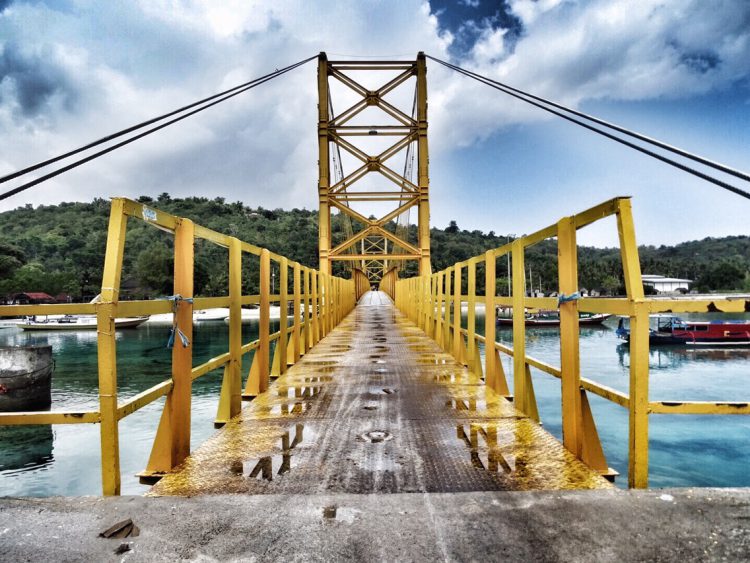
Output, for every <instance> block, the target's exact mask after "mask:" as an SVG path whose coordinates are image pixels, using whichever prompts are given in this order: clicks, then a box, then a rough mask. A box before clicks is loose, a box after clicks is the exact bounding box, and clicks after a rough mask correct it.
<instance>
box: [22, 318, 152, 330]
mask: <svg viewBox="0 0 750 563" xmlns="http://www.w3.org/2000/svg"><path fill="white" fill-rule="evenodd" d="M147 320H148V317H129V318H123V319H115V328H116V329H121V328H136V327H137V326H140V325H142V324H143V323H145V322H146V321H147ZM18 328H20V329H23V330H71V331H73V330H96V317H78V316H75V315H64V316H63V317H61V318H59V319H49V318H46V317H45V318H41V319H40V318H39V317H36V316H34V317H27V318H26V320H25V321H24V322H22V323H20V324H19V325H18Z"/></svg>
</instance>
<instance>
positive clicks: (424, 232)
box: [417, 52, 432, 276]
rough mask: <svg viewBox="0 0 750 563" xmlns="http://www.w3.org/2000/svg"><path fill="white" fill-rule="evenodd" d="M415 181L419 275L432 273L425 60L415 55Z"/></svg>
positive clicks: (423, 55)
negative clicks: (417, 207) (416, 188)
mask: <svg viewBox="0 0 750 563" xmlns="http://www.w3.org/2000/svg"><path fill="white" fill-rule="evenodd" d="M417 148H418V150H417V181H418V183H419V212H418V217H419V225H418V226H417V229H418V236H419V241H418V244H419V252H420V259H419V275H420V276H428V275H430V274H431V273H432V267H431V266H430V200H429V188H430V176H429V160H430V158H429V153H428V150H427V58H426V57H425V54H424V53H422V52H420V53H419V54H418V55H417Z"/></svg>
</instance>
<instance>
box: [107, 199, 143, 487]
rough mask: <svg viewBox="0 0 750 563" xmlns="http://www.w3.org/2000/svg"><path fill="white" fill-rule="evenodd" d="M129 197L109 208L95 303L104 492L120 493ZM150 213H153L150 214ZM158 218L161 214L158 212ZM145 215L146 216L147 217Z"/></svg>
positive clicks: (113, 203) (117, 201)
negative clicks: (120, 360) (120, 332)
mask: <svg viewBox="0 0 750 563" xmlns="http://www.w3.org/2000/svg"><path fill="white" fill-rule="evenodd" d="M128 205H129V204H128V200H124V199H120V198H118V199H114V200H112V207H111V208H110V216H109V227H108V230H107V248H106V250H105V254H104V272H103V273H102V288H101V301H100V302H99V303H97V304H96V315H97V319H96V325H97V327H96V328H97V347H98V354H97V371H98V375H99V413H100V421H101V426H100V427H99V434H100V444H101V460H102V466H101V471H102V492H103V493H104V495H119V494H120V437H119V427H118V418H117V357H116V351H117V344H116V340H115V318H116V317H117V301H118V298H119V294H120V278H121V276H122V261H123V254H124V252H125V233H126V230H127V222H128V215H127V212H126V209H127V207H128ZM149 217H150V215H149ZM157 218H158V214H157ZM145 219H146V217H144V220H145Z"/></svg>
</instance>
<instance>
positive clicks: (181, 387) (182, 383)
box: [168, 219, 195, 468]
mask: <svg viewBox="0 0 750 563" xmlns="http://www.w3.org/2000/svg"><path fill="white" fill-rule="evenodd" d="M174 250H175V254H174V294H175V295H181V296H182V297H183V299H182V300H178V301H176V302H175V303H176V309H177V310H176V312H175V321H174V322H175V327H176V328H175V330H177V329H179V330H181V331H182V333H183V334H184V336H185V337H186V338H187V341H188V345H187V346H185V345H183V344H182V342H181V341H180V339H179V338H178V335H177V334H175V338H174V341H175V342H174V347H173V348H172V382H173V387H172V391H171V392H170V394H169V395H170V398H171V399H172V401H171V409H169V413H168V414H169V417H170V428H171V431H172V432H171V444H170V448H171V467H175V466H176V465H178V464H180V463H182V461H184V460H185V458H187V456H189V455H190V419H191V406H192V382H193V378H192V370H193V347H192V342H193V305H192V303H190V302H189V301H187V299H192V297H193V277H194V275H193V270H194V262H195V229H194V224H193V222H192V221H190V220H189V219H182V220H181V221H180V223H179V224H178V226H177V229H176V230H175V240H174ZM171 467H170V468H171Z"/></svg>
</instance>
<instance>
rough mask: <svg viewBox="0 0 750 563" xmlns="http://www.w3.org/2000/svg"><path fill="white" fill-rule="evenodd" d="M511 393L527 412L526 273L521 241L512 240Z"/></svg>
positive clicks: (516, 402)
mask: <svg viewBox="0 0 750 563" xmlns="http://www.w3.org/2000/svg"><path fill="white" fill-rule="evenodd" d="M512 253H513V254H512V260H513V395H514V396H515V399H514V404H515V407H516V408H517V409H518V410H520V411H521V412H523V413H525V414H527V415H528V414H529V407H530V405H529V401H528V391H527V389H526V318H525V317H526V315H525V311H524V304H525V303H524V302H525V297H526V273H525V269H526V268H525V266H524V262H525V261H524V254H523V253H524V248H523V242H522V241H521V240H520V239H519V240H514V241H513V246H512Z"/></svg>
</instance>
